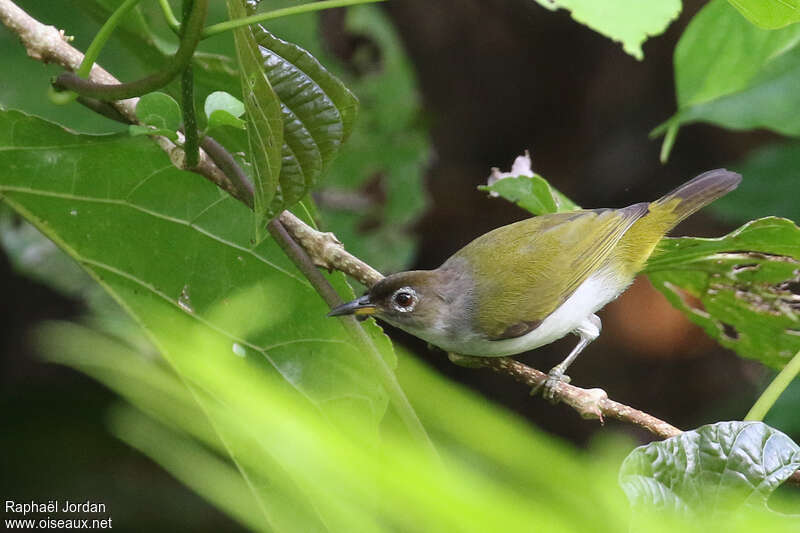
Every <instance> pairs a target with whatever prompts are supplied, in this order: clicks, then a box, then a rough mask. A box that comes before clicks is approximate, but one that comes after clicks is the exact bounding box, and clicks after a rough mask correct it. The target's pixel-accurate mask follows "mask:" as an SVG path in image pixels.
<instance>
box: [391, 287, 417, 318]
mask: <svg viewBox="0 0 800 533" xmlns="http://www.w3.org/2000/svg"><path fill="white" fill-rule="evenodd" d="M417 300H418V296H417V293H416V291H414V289H412V288H411V287H403V288H402V289H398V290H397V291H396V292H395V293H394V294H393V295H392V304H393V307H394V308H395V310H396V311H400V312H401V313H408V312H410V311H413V310H414V306H415V305H416V304H417Z"/></svg>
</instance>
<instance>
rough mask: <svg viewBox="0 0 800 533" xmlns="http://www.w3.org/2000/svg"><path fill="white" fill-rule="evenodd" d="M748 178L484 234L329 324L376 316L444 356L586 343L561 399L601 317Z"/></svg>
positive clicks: (386, 284) (388, 281)
mask: <svg viewBox="0 0 800 533" xmlns="http://www.w3.org/2000/svg"><path fill="white" fill-rule="evenodd" d="M741 179H742V177H741V176H740V175H739V174H736V173H734V172H729V171H727V170H725V169H717V170H711V171H708V172H705V173H704V174H701V175H699V176H697V177H696V178H694V179H692V180H690V181H688V182H687V183H685V184H683V185H681V186H680V187H678V188H677V189H675V190H674V191H672V192H670V193H668V194H666V195H665V196H663V197H662V198H660V199H658V200H656V201H655V202H650V203H648V202H642V203H638V204H633V205H631V206H628V207H624V208H622V209H587V210H579V211H571V212H566V213H553V214H546V215H540V216H537V217H533V218H529V219H526V220H522V221H520V222H516V223H514V224H509V225H507V226H503V227H500V228H497V229H495V230H492V231H490V232H488V233H486V234H484V235H481V236H480V237H478V238H477V239H475V240H474V241H472V242H471V243H469V244H467V245H466V246H465V247H463V248H462V249H461V250H459V251H457V252H456V253H455V254H453V255H452V256H451V257H450V258H449V259H447V261H445V262H444V263H443V264H442V265H441V266H440V267H439V268H437V269H435V270H413V271H408V272H399V273H397V274H392V275H390V276H387V277H385V278H384V279H382V280H381V281H379V282H378V283H376V284H375V285H374V286H372V287H371V288H370V290H369V292H368V293H367V294H366V295H364V296H362V297H361V298H357V299H356V300H353V301H351V302H348V303H345V304H342V305H340V306H337V307H335V308H334V309H333V310H331V312H330V313H329V315H328V316H339V315H346V314H355V315H357V316H362V317H363V316H369V315H374V316H376V317H377V318H379V319H381V320H384V321H386V322H388V323H389V324H392V325H394V326H396V327H398V328H400V329H403V330H405V331H407V332H409V333H411V334H412V335H415V336H417V337H419V338H421V339H423V340H426V341H428V342H429V343H431V344H433V345H435V346H438V347H439V348H442V349H443V350H445V351H447V352H450V353H454V354H461V355H472V356H480V357H499V356H507V355H514V354H518V353H521V352H525V351H527V350H531V349H533V348H537V347H539V346H543V345H545V344H549V343H551V342H553V341H555V340H557V339H560V338H561V337H563V336H565V335H566V334H567V333H570V332H572V333H574V334H576V335H577V336H578V337H579V338H580V340H579V342H578V344H577V346H575V348H574V349H573V350H572V352H570V354H569V355H568V356H567V357H566V358H565V359H564V360H563V361H562V362H561V363H559V364H558V365H556V366H555V367H553V368H552V369H551V370H550V372H549V374H548V376H549V377H548V380H547V381H546V383H545V385H544V392H543V395H544V396H545V398H548V399H552V398H553V393H554V387H555V385H556V384H557V383H558V382H559V381H568V380H569V378H568V377H567V376H566V375H565V372H566V370H567V368H568V367H569V365H570V364H572V362H573V361H574V360H575V359H576V358H577V356H578V354H580V352H581V351H582V350H583V349H584V348H586V346H587V345H588V344H589V343H590V342H592V341H593V340H594V339H596V338H597V337H598V336H599V335H600V329H601V323H600V318H599V317H598V316H597V315H595V312H597V311H598V310H599V309H601V308H602V307H603V306H604V305H606V304H607V303H608V302H610V301H611V300H614V299H615V298H617V297H618V296H619V295H620V294H622V292H624V291H625V289H627V288H628V286H629V285H630V284H631V283H632V282H633V279H634V277H635V276H636V274H637V273H638V272H640V271H641V270H642V269H643V268H644V266H645V263H646V261H647V258H648V257H649V256H650V254H651V253H652V252H653V249H654V248H655V246H656V244H657V243H658V241H660V240H661V238H662V237H663V236H664V235H665V234H666V233H667V232H668V231H669V230H670V229H672V228H673V227H674V226H675V225H676V224H678V223H679V222H680V221H681V220H683V219H685V218H686V217H688V216H689V215H691V214H692V213H694V212H695V211H697V210H698V209H700V208H702V207H703V206H705V205H707V204H709V203H711V202H713V201H714V200H716V199H717V198H719V197H721V196H723V195H725V194H726V193H728V192H730V191H732V190H733V189H735V188H736V187H737V186H738V185H739V182H740V181H741Z"/></svg>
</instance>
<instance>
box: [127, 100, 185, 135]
mask: <svg viewBox="0 0 800 533" xmlns="http://www.w3.org/2000/svg"><path fill="white" fill-rule="evenodd" d="M136 117H137V118H138V119H139V120H140V121H141V122H142V123H143V124H145V125H148V126H155V127H156V128H158V129H160V130H168V131H169V130H171V131H172V132H173V133H174V132H175V131H176V130H177V129H178V128H179V127H180V125H181V108H180V106H179V105H178V102H176V101H175V100H174V99H173V98H172V97H171V96H170V95H168V94H164V93H148V94H145V95H144V96H142V97H141V98H139V101H138V102H137V103H136Z"/></svg>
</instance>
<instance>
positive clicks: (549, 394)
mask: <svg viewBox="0 0 800 533" xmlns="http://www.w3.org/2000/svg"><path fill="white" fill-rule="evenodd" d="M570 381H571V379H570V377H569V376H568V375H566V374H564V371H563V370H561V369H559V368H558V367H556V368H553V369H552V370H550V372H548V373H547V379H546V380H544V381H543V382H542V383H540V384H538V385H537V386H535V387H534V388H533V389H532V390H531V396H535V395H536V394H537V393H538V392H539V391H540V390H541V391H542V398H544V399H545V400H547V401H548V402H551V403H556V401H557V400H555V396H556V389H557V388H558V385H559V384H560V383H569V382H570Z"/></svg>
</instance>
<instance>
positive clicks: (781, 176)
mask: <svg viewBox="0 0 800 533" xmlns="http://www.w3.org/2000/svg"><path fill="white" fill-rule="evenodd" d="M732 166H733V170H735V171H736V172H738V173H740V174H741V175H743V176H747V179H745V180H744V181H742V183H741V185H739V188H738V190H737V194H729V195H726V196H723V197H722V198H720V199H719V200H717V201H715V202H714V203H713V204H711V206H710V209H711V210H712V211H714V213H716V214H717V215H719V216H720V217H721V218H724V219H726V220H730V221H733V222H738V223H742V222H744V221H747V220H752V219H755V218H760V217H763V216H767V215H775V216H779V217H784V218H788V219H790V220H800V202H798V201H797V192H798V189H797V178H798V169H800V144H797V143H791V144H787V143H776V144H772V145H767V146H764V147H761V148H758V149H756V150H754V151H753V152H751V153H749V154H748V155H747V157H746V158H745V159H744V160H743V161H740V162H737V163H736V164H734V165H732Z"/></svg>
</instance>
